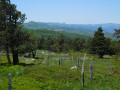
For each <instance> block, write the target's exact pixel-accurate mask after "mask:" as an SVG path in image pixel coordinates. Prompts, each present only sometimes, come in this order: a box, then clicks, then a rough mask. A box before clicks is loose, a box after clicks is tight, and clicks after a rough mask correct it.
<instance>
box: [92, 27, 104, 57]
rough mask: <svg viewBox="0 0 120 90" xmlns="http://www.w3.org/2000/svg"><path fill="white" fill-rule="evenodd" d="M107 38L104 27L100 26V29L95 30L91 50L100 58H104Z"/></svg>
mask: <svg viewBox="0 0 120 90" xmlns="http://www.w3.org/2000/svg"><path fill="white" fill-rule="evenodd" d="M105 44H106V38H105V37H104V33H103V30H102V27H99V28H98V31H96V32H95V34H94V38H93V40H92V43H91V52H92V53H94V54H97V55H98V56H99V58H103V55H104V54H105V52H106V45H105Z"/></svg>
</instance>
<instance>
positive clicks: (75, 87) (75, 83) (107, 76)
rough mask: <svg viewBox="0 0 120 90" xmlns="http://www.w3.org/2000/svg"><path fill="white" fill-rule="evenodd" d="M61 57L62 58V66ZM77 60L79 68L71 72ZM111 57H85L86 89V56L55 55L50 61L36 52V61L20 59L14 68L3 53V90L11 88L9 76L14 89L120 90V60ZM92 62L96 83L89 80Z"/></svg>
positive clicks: (0, 81) (0, 89) (0, 61)
mask: <svg viewBox="0 0 120 90" xmlns="http://www.w3.org/2000/svg"><path fill="white" fill-rule="evenodd" d="M59 57H60V58H61V57H62V62H61V65H59ZM78 57H80V64H79V69H78V70H77V69H71V67H73V66H75V65H77V58H78ZM92 57H93V60H92ZM109 57H110V58H107V59H99V58H98V57H97V56H96V55H91V54H86V61H85V69H84V77H85V87H82V84H81V68H82V64H83V59H84V53H76V52H74V53H68V54H52V55H49V61H48V59H47V55H45V54H42V53H41V51H37V55H36V59H32V58H29V60H22V59H20V64H19V65H15V66H14V65H8V64H7V58H6V56H5V55H4V54H1V56H0V90H7V89H8V74H9V73H11V77H12V81H11V85H12V90H120V58H118V59H117V60H116V59H115V58H116V57H115V56H109ZM91 60H92V63H93V83H91V81H90V72H89V65H90V63H91ZM110 61H111V65H112V72H111V69H110ZM47 62H48V65H47Z"/></svg>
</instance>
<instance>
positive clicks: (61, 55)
mask: <svg viewBox="0 0 120 90" xmlns="http://www.w3.org/2000/svg"><path fill="white" fill-rule="evenodd" d="M60 61H61V65H62V64H63V60H62V55H61V58H60Z"/></svg>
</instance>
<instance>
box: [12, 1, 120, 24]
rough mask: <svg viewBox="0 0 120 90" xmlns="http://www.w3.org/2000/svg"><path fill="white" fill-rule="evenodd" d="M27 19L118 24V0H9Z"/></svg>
mask: <svg viewBox="0 0 120 90" xmlns="http://www.w3.org/2000/svg"><path fill="white" fill-rule="evenodd" d="M11 2H12V3H14V4H16V5H17V9H18V10H19V11H21V12H22V13H25V14H26V16H27V20H26V22H28V21H37V22H66V23H69V24H100V23H119V24H120V0H11Z"/></svg>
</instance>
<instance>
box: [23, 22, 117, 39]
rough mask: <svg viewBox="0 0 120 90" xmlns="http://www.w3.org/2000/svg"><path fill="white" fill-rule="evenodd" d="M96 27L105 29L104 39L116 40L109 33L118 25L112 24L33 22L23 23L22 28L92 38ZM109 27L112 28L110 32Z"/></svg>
mask: <svg viewBox="0 0 120 90" xmlns="http://www.w3.org/2000/svg"><path fill="white" fill-rule="evenodd" d="M98 26H104V28H105V29H103V30H104V33H105V37H109V38H111V39H112V40H116V38H115V37H114V36H113V34H112V33H110V32H113V31H114V29H115V28H118V27H119V24H118V25H114V24H97V25H84V24H83V25H81V24H64V23H43V22H34V21H31V22H28V23H24V28H27V29H29V30H38V29H44V30H47V32H48V30H52V31H58V32H60V33H61V31H63V32H66V34H67V33H68V34H71V33H76V34H80V36H81V35H82V36H81V37H93V36H94V33H95V31H96V30H97V27H98ZM110 27H112V31H111V28H110ZM109 28H110V30H109ZM113 28H114V29H113ZM52 31H50V32H52ZM109 31H110V32H109ZM42 32H43V30H42ZM45 32H46V31H45ZM50 32H49V33H50ZM69 36H71V35H69ZM77 36H78V35H77ZM55 37H56V36H55Z"/></svg>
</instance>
